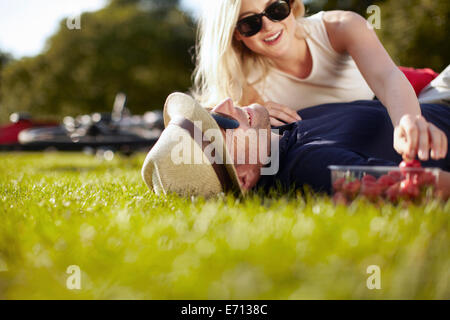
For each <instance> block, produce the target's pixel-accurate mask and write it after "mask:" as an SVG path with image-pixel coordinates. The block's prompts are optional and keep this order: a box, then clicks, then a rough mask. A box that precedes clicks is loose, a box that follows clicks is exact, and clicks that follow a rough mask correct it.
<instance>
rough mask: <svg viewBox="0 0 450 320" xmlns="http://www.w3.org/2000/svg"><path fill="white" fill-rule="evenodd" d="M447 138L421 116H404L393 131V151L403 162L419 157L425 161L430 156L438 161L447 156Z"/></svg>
mask: <svg viewBox="0 0 450 320" xmlns="http://www.w3.org/2000/svg"><path fill="white" fill-rule="evenodd" d="M447 147H448V141H447V136H446V135H445V134H444V132H442V131H441V130H440V129H439V128H437V127H436V126H435V125H434V124H432V123H430V122H427V121H426V120H425V118H424V117H423V116H421V115H418V116H412V115H408V114H407V115H404V116H403V117H402V118H401V119H400V122H399V124H398V126H396V127H395V129H394V149H395V150H396V151H397V152H398V153H399V154H401V155H402V156H403V159H405V160H412V159H415V158H416V156H417V155H418V156H419V159H420V160H422V161H427V160H428V159H429V156H430V151H431V158H432V159H434V160H439V159H442V158H445V157H446V156H447Z"/></svg>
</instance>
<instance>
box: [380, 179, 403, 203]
mask: <svg viewBox="0 0 450 320" xmlns="http://www.w3.org/2000/svg"><path fill="white" fill-rule="evenodd" d="M384 194H385V195H386V198H387V199H388V200H389V201H391V202H396V201H397V200H398V197H399V195H400V182H397V183H395V184H394V185H392V186H390V187H389V188H388V189H387V190H386V191H385V193H384Z"/></svg>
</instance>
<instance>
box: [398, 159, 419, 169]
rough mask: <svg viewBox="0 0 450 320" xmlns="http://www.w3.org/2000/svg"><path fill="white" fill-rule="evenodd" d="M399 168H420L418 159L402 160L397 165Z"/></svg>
mask: <svg viewBox="0 0 450 320" xmlns="http://www.w3.org/2000/svg"><path fill="white" fill-rule="evenodd" d="M399 167H400V169H404V168H422V164H421V163H420V161H419V160H411V161H402V162H401V163H400V165H399Z"/></svg>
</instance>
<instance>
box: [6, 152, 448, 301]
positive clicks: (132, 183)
mask: <svg viewBox="0 0 450 320" xmlns="http://www.w3.org/2000/svg"><path fill="white" fill-rule="evenodd" d="M144 156H145V155H142V154H141V155H138V156H134V157H131V158H121V157H116V158H115V159H114V160H113V161H111V162H106V161H102V160H100V159H97V158H95V157H92V156H87V155H82V154H70V153H67V154H56V153H48V154H1V155H0V299H42V298H44V299H45V298H56V299H82V298H87V299H117V298H125V299H315V298H324V299H347V298H348V299H379V298H383V299H394V298H401V299H434V298H445V299H449V298H450V286H449V285H450V274H449V270H450V245H449V244H450V242H449V240H450V239H449V231H450V217H449V214H450V202H447V203H442V202H437V201H436V202H431V203H427V204H424V205H423V206H410V207H408V208H404V207H402V206H399V207H395V206H391V205H385V206H383V207H376V206H373V205H371V204H368V203H366V202H365V201H363V200H360V201H358V202H356V203H354V204H352V205H351V206H350V207H342V206H339V207H335V206H334V205H333V204H332V202H331V200H330V198H328V197H326V196H314V195H308V196H307V197H306V198H302V197H301V196H300V194H299V195H297V196H296V195H293V196H290V197H287V196H284V197H278V198H268V197H266V198H262V197H261V196H257V195H254V196H251V197H250V198H248V199H245V200H242V199H235V198H233V197H232V196H227V197H222V198H220V199H215V200H209V201H205V200H202V199H183V198H179V197H176V196H168V197H158V196H155V195H154V194H152V193H151V192H150V191H148V189H147V187H146V186H145V185H144V183H143V181H142V180H141V176H140V168H141V164H142V162H143V159H144ZM70 265H77V266H79V267H80V268H81V271H82V275H81V285H82V288H81V290H69V289H68V288H67V287H66V280H67V278H68V277H69V275H68V274H67V273H66V270H67V267H68V266H70ZM369 265H378V266H379V267H380V269H381V289H380V290H369V289H368V288H367V286H366V280H367V278H368V277H369V276H370V275H369V274H367V273H366V269H367V267H368V266H369Z"/></svg>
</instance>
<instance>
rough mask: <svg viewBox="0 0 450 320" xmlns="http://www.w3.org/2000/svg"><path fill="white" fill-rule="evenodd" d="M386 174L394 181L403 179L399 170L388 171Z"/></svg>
mask: <svg viewBox="0 0 450 320" xmlns="http://www.w3.org/2000/svg"><path fill="white" fill-rule="evenodd" d="M388 176H389V177H391V178H392V179H394V181H395V182H399V181H401V180H402V179H403V176H402V174H401V173H400V172H399V171H390V172H389V173H388Z"/></svg>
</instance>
